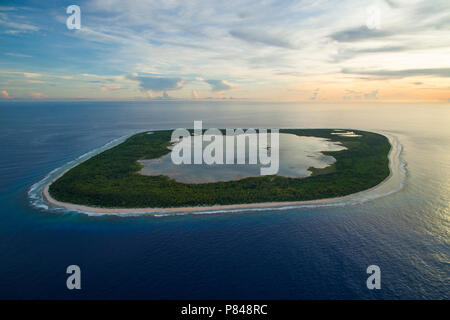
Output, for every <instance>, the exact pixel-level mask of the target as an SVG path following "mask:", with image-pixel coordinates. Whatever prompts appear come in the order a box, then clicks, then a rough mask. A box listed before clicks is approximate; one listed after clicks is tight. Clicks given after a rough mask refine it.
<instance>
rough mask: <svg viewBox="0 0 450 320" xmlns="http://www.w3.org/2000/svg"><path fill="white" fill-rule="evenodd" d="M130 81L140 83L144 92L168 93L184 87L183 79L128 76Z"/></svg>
mask: <svg viewBox="0 0 450 320" xmlns="http://www.w3.org/2000/svg"><path fill="white" fill-rule="evenodd" d="M128 79H130V80H135V81H138V82H139V86H140V88H141V89H142V90H143V91H148V90H151V91H168V90H178V89H181V88H182V87H183V79H181V78H165V77H155V76H148V75H136V74H131V75H128Z"/></svg>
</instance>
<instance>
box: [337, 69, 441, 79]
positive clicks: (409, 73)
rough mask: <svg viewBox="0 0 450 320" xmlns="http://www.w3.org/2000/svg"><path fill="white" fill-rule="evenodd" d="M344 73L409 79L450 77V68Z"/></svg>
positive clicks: (352, 70) (351, 71) (348, 70)
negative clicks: (416, 77)
mask: <svg viewBox="0 0 450 320" xmlns="http://www.w3.org/2000/svg"><path fill="white" fill-rule="evenodd" d="M342 72H343V73H347V74H360V75H369V76H380V77H392V78H407V77H415V76H435V77H450V68H430V69H405V70H359V69H351V68H344V69H342Z"/></svg>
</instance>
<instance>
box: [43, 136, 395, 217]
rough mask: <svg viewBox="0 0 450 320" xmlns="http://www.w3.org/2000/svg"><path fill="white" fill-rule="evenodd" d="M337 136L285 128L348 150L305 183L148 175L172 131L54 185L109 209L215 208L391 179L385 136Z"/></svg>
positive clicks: (61, 195)
mask: <svg viewBox="0 0 450 320" xmlns="http://www.w3.org/2000/svg"><path fill="white" fill-rule="evenodd" d="M353 131H354V132H355V133H356V134H360V135H362V137H358V138H355V137H343V136H338V135H332V134H331V132H333V130H331V129H282V130H280V133H290V134H296V135H299V136H314V137H322V138H327V139H330V140H333V141H340V142H341V143H342V144H344V145H345V146H346V147H347V148H348V150H342V151H333V152H323V153H324V154H327V155H331V156H333V157H335V158H336V160H337V162H336V163H335V164H334V165H332V166H331V167H330V168H325V169H313V175H312V176H310V177H306V178H287V177H281V176H276V175H275V176H261V177H249V178H245V179H242V180H239V181H228V182H215V183H204V184H185V183H180V182H177V181H175V180H171V179H169V178H168V177H166V176H144V175H140V174H138V173H137V172H138V171H139V170H140V169H141V165H140V164H139V163H138V162H137V160H141V159H153V158H159V157H161V156H163V155H165V154H167V153H169V152H170V150H169V149H167V147H168V146H169V145H170V138H171V133H172V131H170V130H167V131H155V132H154V133H153V134H147V133H145V132H144V133H139V134H136V135H134V136H132V137H130V138H128V139H127V140H126V141H125V142H123V143H122V144H120V145H118V146H116V147H114V148H111V149H109V150H106V151H104V152H102V153H100V154H98V155H96V156H94V157H92V158H91V159H89V160H87V161H85V162H83V163H81V164H79V165H78V166H76V167H74V168H72V169H71V170H69V171H68V172H66V173H65V174H64V175H63V176H62V177H60V178H59V179H57V180H56V181H55V182H54V183H53V184H51V185H50V188H49V192H50V194H51V196H52V197H54V198H55V199H57V200H59V201H63V202H69V203H74V204H82V205H88V206H97V207H105V208H145V207H148V208H151V207H153V208H156V207H182V206H199V205H214V204H237V203H256V202H271V201H302V200H313V199H322V198H331V197H338V196H344V195H348V194H351V193H355V192H358V191H362V190H365V189H368V188H371V187H373V186H375V185H377V184H379V183H380V182H382V181H383V180H384V179H385V178H386V177H387V176H388V175H389V160H388V157H387V156H388V153H389V150H390V144H389V141H388V139H387V138H386V137H384V136H382V135H379V134H376V133H371V132H365V131H355V130H353Z"/></svg>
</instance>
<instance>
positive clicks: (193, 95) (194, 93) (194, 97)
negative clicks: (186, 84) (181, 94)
mask: <svg viewBox="0 0 450 320" xmlns="http://www.w3.org/2000/svg"><path fill="white" fill-rule="evenodd" d="M192 98H193V99H198V93H197V90H192Z"/></svg>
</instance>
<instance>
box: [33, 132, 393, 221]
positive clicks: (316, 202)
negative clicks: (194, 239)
mask: <svg viewBox="0 0 450 320" xmlns="http://www.w3.org/2000/svg"><path fill="white" fill-rule="evenodd" d="M383 135H384V136H385V137H386V138H388V140H389V143H390V144H391V150H390V151H389V154H388V159H389V175H388V176H387V177H386V178H385V179H384V180H383V181H381V182H380V183H379V184H377V185H375V186H373V187H371V188H369V189H365V190H362V191H359V192H355V193H351V194H348V195H346V196H341V197H334V198H324V199H316V200H304V201H279V202H260V203H242V204H229V205H207V206H193V207H168V208H102V207H90V206H86V205H79V204H73V203H68V202H62V201H58V200H56V199H54V198H53V197H52V196H51V195H50V193H49V191H48V190H49V187H50V185H51V184H52V183H53V182H54V181H56V180H57V179H59V178H60V177H61V176H62V175H64V174H65V173H66V172H67V171H68V170H70V169H71V168H68V169H67V170H64V171H63V172H62V173H61V174H59V175H58V176H56V177H55V178H53V179H52V180H51V181H49V182H48V183H47V184H46V185H45V186H44V188H43V189H42V196H43V198H44V200H45V201H46V202H47V203H49V204H51V205H53V206H56V207H60V208H64V209H68V210H73V211H80V212H84V213H97V214H136V213H140V214H144V213H148V214H152V213H153V214H156V213H158V214H161V213H162V214H164V213H192V212H207V211H222V210H245V209H249V210H251V209H264V208H279V207H286V206H302V205H323V204H329V203H334V202H336V201H342V200H346V199H349V198H353V197H355V196H358V195H362V194H365V193H368V192H370V191H373V190H375V189H377V188H379V187H381V186H382V185H384V184H385V183H386V182H388V180H390V178H391V177H392V176H393V169H394V168H392V164H393V159H392V157H393V155H394V153H395V151H396V147H397V146H396V145H394V144H393V143H392V142H393V141H392V137H389V136H387V135H385V134H383Z"/></svg>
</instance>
